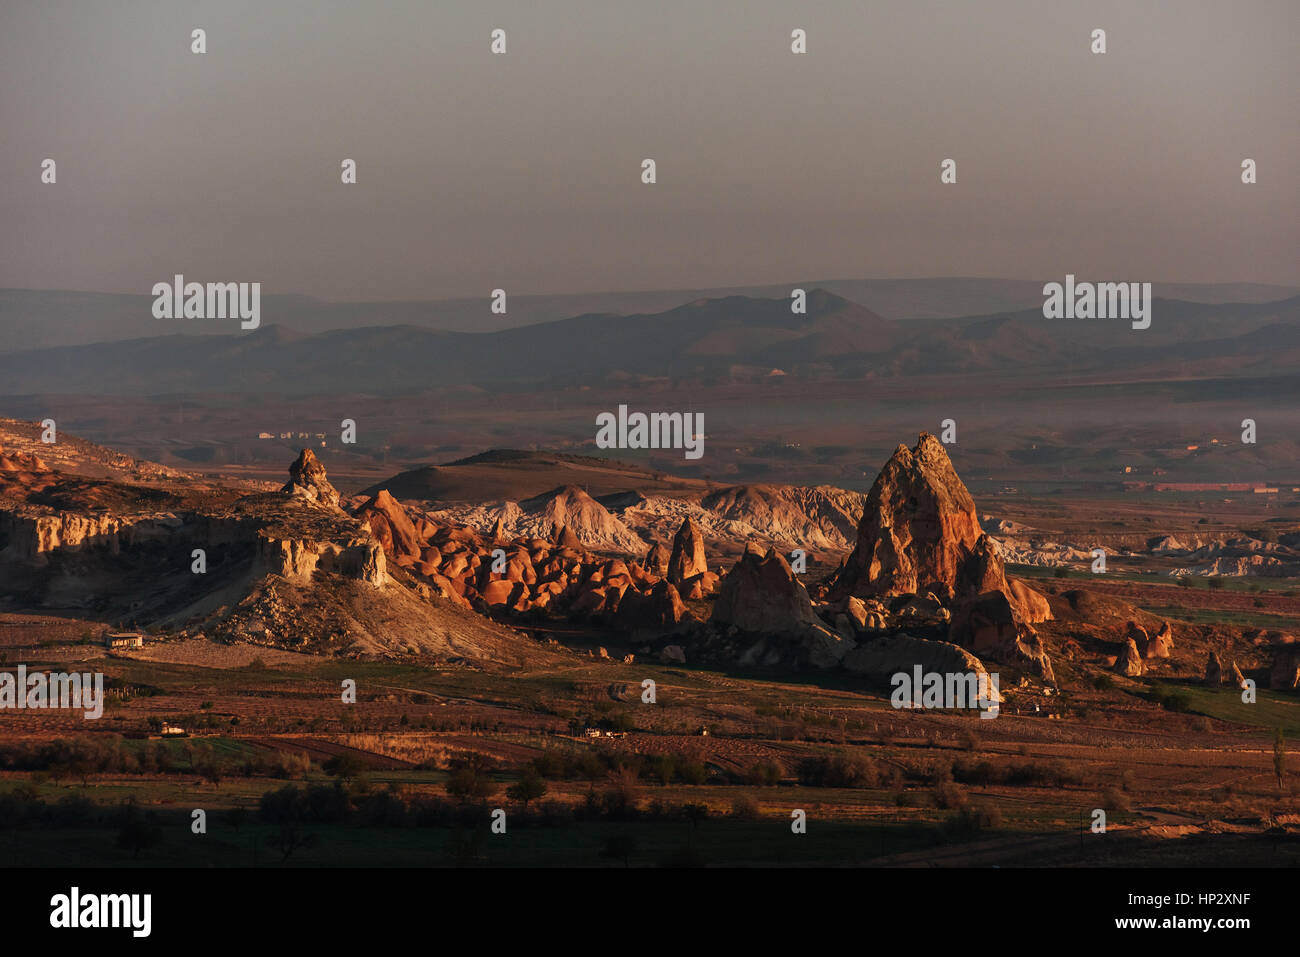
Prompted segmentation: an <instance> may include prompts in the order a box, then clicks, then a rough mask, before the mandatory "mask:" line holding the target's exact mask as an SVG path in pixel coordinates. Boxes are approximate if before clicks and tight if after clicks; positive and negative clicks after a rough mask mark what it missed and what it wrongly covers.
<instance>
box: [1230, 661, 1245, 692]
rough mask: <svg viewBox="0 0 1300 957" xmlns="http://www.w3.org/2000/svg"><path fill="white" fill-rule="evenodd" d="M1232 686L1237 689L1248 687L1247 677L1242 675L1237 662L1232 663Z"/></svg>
mask: <svg viewBox="0 0 1300 957" xmlns="http://www.w3.org/2000/svg"><path fill="white" fill-rule="evenodd" d="M1232 684H1233V686H1234V687H1237V688H1243V689H1244V688H1245V687H1246V676H1245V675H1243V674H1242V673H1241V669H1240V668H1238V667H1237V663H1236V662H1235V661H1234V662H1233V663H1232Z"/></svg>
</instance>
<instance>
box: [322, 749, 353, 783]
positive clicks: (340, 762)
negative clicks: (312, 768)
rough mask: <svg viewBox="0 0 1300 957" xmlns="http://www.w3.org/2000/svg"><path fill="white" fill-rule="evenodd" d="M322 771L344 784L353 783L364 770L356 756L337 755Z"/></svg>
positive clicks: (324, 765) (325, 764)
mask: <svg viewBox="0 0 1300 957" xmlns="http://www.w3.org/2000/svg"><path fill="white" fill-rule="evenodd" d="M320 769H321V770H322V771H324V772H325V773H326V774H328V775H330V776H331V777H336V778H338V779H339V780H341V781H342V782H343V783H344V784H350V783H352V779H353V778H355V777H357V776H359V775H360V774H361V772H362V771H363V770H364V768H362V766H361V761H360V759H358V758H357V756H356V755H355V754H336V755H335V756H334V757H332V758H330V759H329V760H327V761H326V762H325V763H324V764H322V765H321V766H320Z"/></svg>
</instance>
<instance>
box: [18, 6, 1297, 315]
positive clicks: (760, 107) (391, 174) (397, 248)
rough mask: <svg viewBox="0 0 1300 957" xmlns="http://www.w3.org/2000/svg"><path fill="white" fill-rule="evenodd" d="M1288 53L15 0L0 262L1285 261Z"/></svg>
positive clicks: (1248, 44)
mask: <svg viewBox="0 0 1300 957" xmlns="http://www.w3.org/2000/svg"><path fill="white" fill-rule="evenodd" d="M195 27H202V28H204V29H206V30H207V42H208V52H207V53H206V54H204V55H195V54H192V53H191V52H190V31H191V30H192V29H194V28H195ZM495 27H501V28H503V29H505V30H506V32H507V38H508V52H507V53H506V54H505V55H504V56H494V55H492V54H491V53H490V51H489V33H490V31H491V30H492V29H493V28H495ZM795 27H802V28H803V29H805V30H807V32H808V44H809V52H808V53H807V54H806V55H803V56H796V55H794V54H792V53H791V52H790V31H791V30H792V29H793V28H795ZM1096 27H1101V28H1104V29H1105V30H1106V32H1107V46H1108V52H1107V53H1106V54H1105V55H1094V54H1092V53H1091V52H1090V51H1089V45H1090V39H1089V35H1090V33H1091V31H1092V30H1093V28H1096ZM1297 64H1300V4H1298V3H1296V0H1275V2H1269V0H1258V2H1231V0H1217V2H1205V0H1142V2H1140V3H1135V2H1132V0H1115V2H1103V3H1097V2H1069V3H1057V2H1043V0H1016V2H988V0H981V2H978V3H976V2H967V0H946V2H924V0H889V2H871V3H868V2H864V0H847V2H823V3H817V2H788V3H778V2H773V0H718V2H707V3H706V2H693V3H692V2H679V0H634V2H633V0H625V2H619V0H602V2H594V0H588V2H579V0H528V2H519V3H506V2H495V3H494V2H491V0H428V2H396V0H367V2H355V3H336V2H322V0H304V2H282V0H255V2H248V3H241V2H228V0H223V2H213V3H184V2H176V0H160V2H122V3H111V4H110V3H95V2H82V3H65V2H51V0H41V2H37V0H30V2H24V0H3V2H2V3H0V124H2V126H0V128H2V129H3V135H0V223H2V224H3V227H2V229H0V286H20V287H33V288H64V289H87V290H98V291H112V292H138V293H148V291H149V288H150V287H151V286H152V285H153V283H155V282H158V281H160V280H167V279H169V278H170V277H171V276H172V275H173V274H174V273H176V272H181V273H184V274H185V275H186V277H187V278H188V279H192V280H198V281H225V280H229V281H254V280H256V281H260V282H262V283H263V292H264V294H266V293H272V292H302V293H308V294H312V295H316V296H320V297H323V298H333V299H405V298H443V297H455V296H478V295H482V296H487V295H488V293H489V292H490V290H491V289H492V288H494V287H497V286H501V287H505V288H506V289H507V290H508V291H509V292H511V293H560V292H580V291H600V290H628V289H654V288H673V287H691V286H697V287H698V286H722V285H742V284H757V283H776V282H784V281H787V280H794V279H816V278H859V277H908V276H939V275H965V276H1004V277H1012V278H1025V279H1044V280H1047V279H1060V278H1061V277H1063V276H1064V275H1065V273H1067V272H1072V273H1075V274H1076V275H1079V276H1080V277H1083V278H1092V279H1096V280H1135V281H1162V280H1167V281H1179V280H1181V281H1259V282H1278V283H1286V284H1296V283H1298V282H1300V271H1298V270H1297V262H1298V261H1300V216H1298V215H1297V212H1298V211H1300V203H1298V200H1300V187H1298V186H1297V175H1300V164H1297V157H1300V123H1298V122H1297V112H1298V111H1297V103H1300V79H1298V77H1300V68H1298V66H1297ZM46 157H52V158H54V159H55V160H56V161H57V163H58V183H57V185H54V186H49V185H44V184H42V183H41V182H40V164H41V161H42V160H43V159H44V158H46ZM345 157H349V158H352V159H355V160H356V161H357V164H358V180H359V182H358V183H357V184H356V185H354V186H345V185H343V184H341V183H340V181H339V174H340V166H339V164H340V162H341V161H342V160H343V159H344V158H345ZM645 157H652V158H654V159H655V160H656V162H657V164H658V180H659V181H658V183H657V184H656V185H654V186H645V185H642V183H641V182H640V164H641V160H642V159H643V158H645ZM946 157H951V158H953V159H955V160H956V161H957V183H956V185H951V186H945V185H942V184H941V183H940V181H939V164H940V161H941V160H943V159H944V158H946ZM1245 157H1250V158H1253V159H1255V160H1256V161H1257V163H1258V164H1259V174H1258V175H1259V182H1258V184H1257V185H1254V186H1245V185H1242V183H1241V181H1240V164H1241V161H1242V159H1243V158H1245Z"/></svg>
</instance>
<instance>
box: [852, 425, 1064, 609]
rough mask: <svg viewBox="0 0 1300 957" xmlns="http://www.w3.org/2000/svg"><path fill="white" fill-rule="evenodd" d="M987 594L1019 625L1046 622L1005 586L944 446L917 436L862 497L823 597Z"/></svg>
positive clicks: (1032, 599) (1024, 590)
mask: <svg viewBox="0 0 1300 957" xmlns="http://www.w3.org/2000/svg"><path fill="white" fill-rule="evenodd" d="M994 591H996V592H1002V593H1003V595H1004V596H1005V598H1006V601H1007V603H1008V604H1009V605H1010V606H1011V607H1012V608H1013V609H1014V610H1015V613H1016V615H1017V618H1018V619H1019V620H1020V621H1022V622H1024V623H1026V624H1033V623H1035V622H1038V621H1046V620H1047V619H1049V618H1050V617H1051V608H1050V606H1049V605H1048V603H1047V600H1046V599H1045V598H1044V597H1043V596H1042V595H1040V594H1038V593H1037V592H1036V591H1034V590H1033V589H1032V588H1029V587H1028V586H1027V585H1025V584H1024V583H1022V582H1008V581H1007V578H1006V573H1005V569H1004V567H1003V563H1002V557H1001V554H1000V553H999V551H998V546H997V544H996V543H995V542H994V541H993V539H992V538H990V537H989V536H988V535H986V534H985V533H984V532H983V531H982V530H981V528H980V523H979V517H978V515H977V514H976V512H975V502H974V500H973V499H972V498H971V496H970V492H969V491H967V489H966V486H965V485H964V484H963V483H962V481H961V479H960V478H959V477H958V476H957V472H956V470H955V469H954V468H953V466H952V461H951V460H950V459H949V458H948V453H947V451H945V449H944V447H943V444H942V443H940V442H939V440H938V439H936V438H935V437H934V436H933V435H929V434H927V433H922V434H921V436H920V438H919V439H918V441H917V444H916V448H914V449H908V448H907V447H906V446H903V445H900V446H899V447H898V449H897V450H896V451H895V452H894V454H893V456H892V457H891V458H890V460H889V461H888V462H887V463H886V464H885V467H884V468H883V469H882V470H881V472H880V475H879V476H878V477H877V479H876V482H875V484H874V485H873V486H872V487H871V491H870V492H869V493H868V495H867V501H866V505H865V507H864V509H863V512H862V520H861V522H860V523H859V525H858V540H857V544H856V545H855V546H854V549H853V552H852V553H851V554H850V555H849V557H848V558H847V559H846V560H845V563H844V566H843V567H842V568H841V569H840V570H839V571H838V572H837V573H836V575H835V576H834V578H833V579H832V580H831V582H830V584H829V587H828V589H827V598H829V599H831V600H832V601H834V600H837V599H842V598H846V597H848V596H850V595H853V596H858V597H867V596H887V595H903V594H925V593H927V592H933V593H934V594H935V595H936V596H938V597H939V599H940V600H942V601H944V602H949V601H955V602H961V601H963V600H965V599H969V598H971V597H975V596H979V595H983V594H986V593H988V592H994Z"/></svg>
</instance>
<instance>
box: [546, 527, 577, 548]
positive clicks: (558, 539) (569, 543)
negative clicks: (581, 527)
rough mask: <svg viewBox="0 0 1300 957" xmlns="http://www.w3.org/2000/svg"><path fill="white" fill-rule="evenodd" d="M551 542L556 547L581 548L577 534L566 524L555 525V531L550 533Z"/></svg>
mask: <svg viewBox="0 0 1300 957" xmlns="http://www.w3.org/2000/svg"><path fill="white" fill-rule="evenodd" d="M551 542H552V544H554V545H555V547H556V548H573V549H577V550H579V551H580V550H581V549H582V542H581V541H579V539H578V536H577V534H576V533H575V532H574V531H573V529H571V528H569V527H568V526H567V525H557V526H555V531H554V532H553V533H552V535H551Z"/></svg>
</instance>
